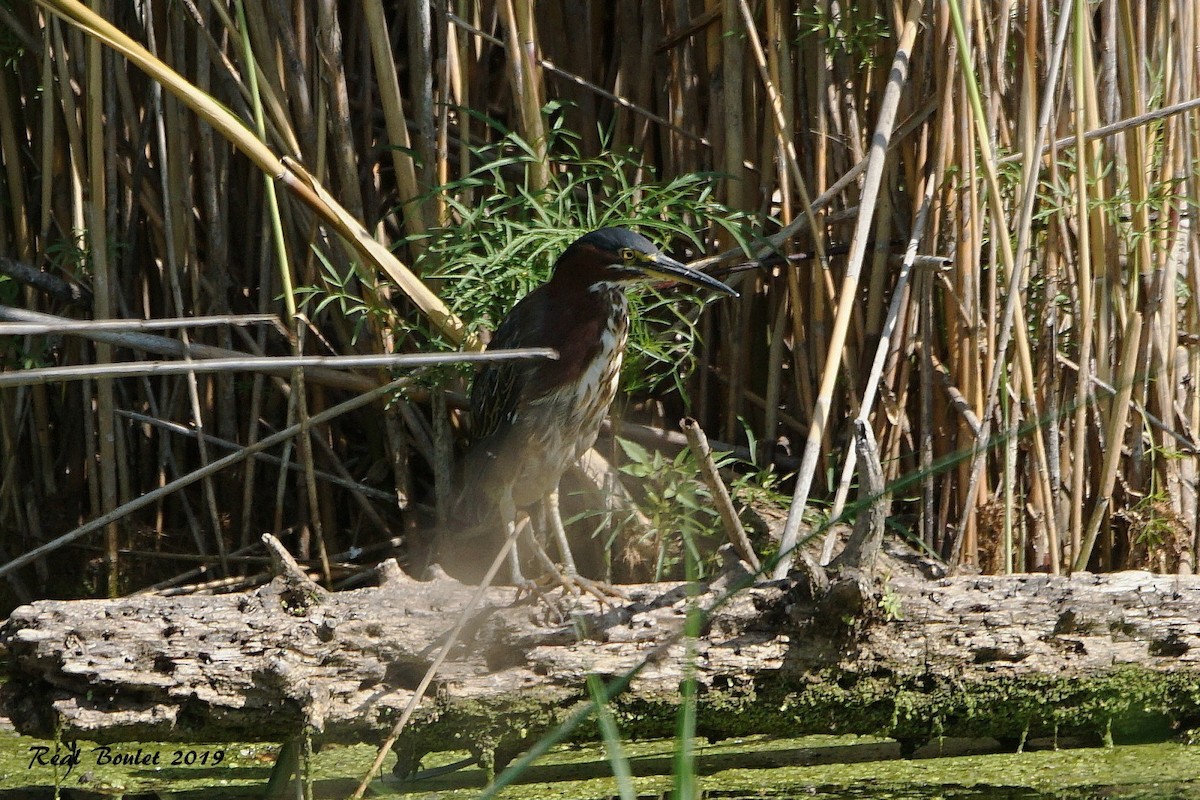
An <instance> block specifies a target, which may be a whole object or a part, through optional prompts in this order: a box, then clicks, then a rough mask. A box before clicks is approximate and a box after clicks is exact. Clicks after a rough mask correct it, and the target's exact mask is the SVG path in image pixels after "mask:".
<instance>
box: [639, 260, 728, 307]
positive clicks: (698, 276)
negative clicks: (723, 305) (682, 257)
mask: <svg viewBox="0 0 1200 800" xmlns="http://www.w3.org/2000/svg"><path fill="white" fill-rule="evenodd" d="M642 271H643V272H645V273H646V274H647V275H649V276H651V277H653V278H661V279H663V280H668V281H682V282H683V283H686V284H690V285H692V286H696V287H700V288H704V289H712V290H713V291H716V292H720V293H721V294H727V295H729V296H730V297H737V296H738V293H737V292H735V291H734V290H733V289H730V288H729V287H728V286H726V285H725V284H723V283H721V282H720V281H719V280H717V279H716V278H714V277H712V276H711V275H706V274H704V273H703V272H700V271H699V270H694V269H692V268H691V267H689V266H687V265H686V264H681V263H680V262H678V261H676V260H675V259H673V258H670V257H669V256H664V255H663V254H662V253H659V254H658V255H656V256H655V257H654V260H653V261H648V262H646V263H645V264H644V265H642Z"/></svg>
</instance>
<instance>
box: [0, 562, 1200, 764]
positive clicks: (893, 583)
mask: <svg viewBox="0 0 1200 800" xmlns="http://www.w3.org/2000/svg"><path fill="white" fill-rule="evenodd" d="M737 564H738V562H737V561H736V559H732V560H730V568H729V569H728V570H727V571H726V572H725V573H723V574H722V575H721V576H719V577H718V578H717V579H716V580H714V581H712V582H710V583H707V584H701V585H694V586H689V585H687V584H679V583H674V584H648V585H641V586H630V587H625V588H626V591H627V593H628V595H629V600H628V601H627V602H625V601H623V602H621V603H620V604H618V605H616V606H607V605H606V606H601V605H600V604H599V603H598V602H597V601H596V600H595V599H594V598H590V597H587V596H584V597H580V598H568V605H569V606H570V608H569V609H568V613H567V614H566V615H565V616H564V617H561V618H560V617H558V616H557V615H556V612H555V611H554V610H553V609H552V608H551V607H550V606H549V605H548V604H547V603H546V602H545V601H542V600H534V601H532V602H514V590H513V589H511V588H505V587H499V588H493V589H489V590H488V591H487V595H486V598H485V602H484V603H483V604H482V605H481V606H479V608H478V610H477V611H476V612H475V613H474V614H473V616H472V619H471V620H470V622H469V624H468V625H467V627H466V629H465V630H464V632H463V636H462V637H461V640H460V641H459V643H458V644H457V645H456V646H455V647H454V649H453V651H452V653H451V654H450V657H449V659H448V660H447V662H446V663H445V664H444V665H443V668H442V669H441V671H440V673H439V675H438V678H437V680H436V683H435V690H433V691H431V692H430V693H429V696H428V697H426V698H425V699H424V700H423V701H422V705H421V707H420V710H419V711H418V713H417V714H416V715H415V716H414V718H413V722H412V724H411V725H410V726H409V728H408V730H407V731H406V733H405V737H404V739H403V740H402V747H401V748H400V749H401V750H402V751H403V752H405V753H406V754H407V755H406V758H407V759H408V762H411V763H415V762H416V760H417V759H419V757H420V755H421V754H423V753H425V752H430V751H435V750H446V749H452V750H464V749H465V750H471V751H472V752H474V753H476V754H477V755H478V756H479V758H480V759H481V760H484V761H486V762H489V763H493V764H495V763H497V762H499V763H503V762H504V761H506V760H507V759H508V758H510V757H511V756H512V755H513V754H515V753H517V752H520V751H521V750H523V749H525V748H526V747H527V746H528V745H529V743H530V742H531V741H532V740H533V739H534V738H536V737H537V736H539V735H540V734H541V733H543V732H545V731H546V730H548V729H550V728H551V727H553V726H554V725H556V724H557V723H558V722H560V721H561V720H563V719H565V718H566V717H568V716H569V715H570V714H571V713H572V712H573V711H575V710H576V709H577V708H579V707H580V706H581V705H583V704H586V703H588V702H589V700H588V694H587V691H586V688H585V681H586V678H587V676H588V675H589V674H593V673H594V674H598V675H600V676H602V677H605V678H607V679H614V678H618V677H619V676H622V675H625V674H626V673H628V672H629V671H630V670H632V669H634V668H636V667H638V666H639V665H641V669H640V671H638V672H637V673H636V674H635V675H634V676H633V677H632V679H630V680H629V683H628V686H627V687H626V688H625V689H624V691H623V692H621V693H620V694H619V695H618V696H617V697H616V699H615V700H614V701H613V703H612V709H613V711H614V714H615V715H616V719H617V721H618V724H619V725H620V727H621V730H622V733H623V735H625V736H627V737H653V736H670V735H672V734H673V730H674V724H675V718H676V713H677V710H678V703H679V698H680V692H679V687H680V685H681V682H682V681H683V680H684V679H685V677H686V676H687V675H689V674H694V675H695V677H696V679H697V681H698V684H699V724H698V733H699V734H701V735H706V736H709V737H710V738H713V739H718V738H724V737H730V736H739V735H747V734H751V733H776V734H780V735H785V734H786V735H800V734H808V733H814V732H820V733H863V734H868V733H871V734H883V735H889V736H893V737H896V738H899V739H901V740H902V741H910V742H915V743H920V742H924V741H927V740H929V739H930V738H932V737H936V736H982V735H986V736H992V737H995V738H1000V739H1006V738H1008V739H1013V740H1017V739H1020V738H1022V737H1026V736H1046V735H1053V734H1057V735H1060V736H1066V735H1080V734H1086V735H1091V736H1095V737H1098V736H1102V735H1105V734H1106V732H1109V733H1114V734H1115V735H1118V736H1120V735H1122V734H1123V733H1126V732H1129V733H1130V735H1132V734H1136V733H1137V732H1138V731H1139V730H1143V729H1147V727H1149V728H1151V729H1154V730H1161V731H1167V730H1168V729H1169V728H1172V727H1174V728H1178V727H1180V726H1194V725H1197V724H1200V578H1196V577H1174V576H1162V575H1153V574H1150V573H1146V572H1124V573H1117V574H1111V575H1092V574H1087V573H1077V574H1075V575H1073V576H1071V577H1057V576H1049V575H1019V576H1011V577H958V578H947V579H941V580H927V579H925V578H923V577H921V576H919V575H916V574H913V573H912V572H910V571H906V570H905V569H904V567H903V565H902V564H901V563H900V562H899V561H896V560H895V559H893V558H886V557H885V560H884V563H883V565H882V573H883V574H884V575H885V577H884V578H883V579H882V580H880V581H877V582H875V583H874V584H871V583H865V582H864V581H863V580H862V579H851V580H843V581H839V580H838V579H837V578H836V576H835V578H834V580H833V583H832V585H831V586H830V587H829V588H828V589H824V588H822V587H819V586H814V584H813V583H812V582H811V581H809V580H807V579H805V578H803V576H802V575H801V574H800V573H793V575H792V576H791V577H789V578H788V579H786V580H777V581H768V582H760V583H756V584H753V585H749V586H746V587H745V588H741V589H740V590H736V591H734V590H735V589H736V588H737V585H738V584H739V583H740V582H743V581H745V580H746V578H747V574H746V573H745V572H743V571H740V570H739V568H738V566H737ZM889 572H890V573H891V574H890V576H888V573H889ZM864 587H865V590H864ZM475 591H476V589H475V588H474V587H469V586H464V585H462V584H460V583H457V582H456V581H454V580H452V579H450V578H448V577H440V578H438V579H437V580H433V581H428V582H419V581H416V580H412V579H410V578H408V577H407V576H405V575H404V574H403V573H401V572H400V571H399V569H396V568H395V566H394V564H391V565H390V566H389V567H388V568H385V569H383V570H382V571H381V581H380V585H378V586H375V587H370V588H364V589H356V590H353V591H346V592H338V593H329V592H326V591H324V590H322V589H321V588H319V587H318V586H316V585H315V584H313V583H311V582H309V581H308V580H307V578H304V577H302V576H297V575H295V574H289V573H286V572H285V574H284V575H282V576H281V577H279V578H277V579H276V580H275V581H274V582H273V583H272V584H270V585H268V586H265V587H262V588H260V589H259V590H257V591H254V592H250V593H246V594H238V595H218V596H207V597H196V596H191V597H160V596H155V595H136V596H132V597H126V598H121V599H116V600H76V601H50V600H44V601H39V602H36V603H33V604H30V605H26V606H21V607H20V608H18V609H16V610H15V611H14V612H13V614H12V616H11V617H10V618H9V620H8V621H7V623H6V624H5V625H4V626H3V628H0V642H2V643H3V645H4V647H5V648H6V649H7V669H8V672H9V680H8V682H7V684H6V685H5V686H4V687H3V690H2V696H0V702H2V703H3V707H4V711H5V713H6V714H7V715H8V716H9V717H10V718H11V719H12V721H13V723H14V725H16V727H17V729H18V730H19V731H21V732H22V733H27V734H31V735H36V736H42V737H51V736H53V735H54V734H55V732H56V731H58V732H59V735H61V736H62V737H63V738H64V739H68V740H69V739H76V738H82V739H88V740H92V741H97V742H112V741H192V742H204V741H237V740H284V739H288V738H292V737H295V736H297V735H299V734H301V733H304V732H308V733H311V734H312V735H314V736H315V737H317V738H318V739H321V740H333V741H359V740H368V741H377V740H378V739H380V738H381V737H382V735H383V734H384V733H385V732H386V731H387V730H388V729H389V728H390V727H391V725H392V723H393V721H394V720H395V719H396V717H397V716H398V715H399V713H400V712H401V710H402V709H403V708H404V707H405V705H406V704H407V703H408V702H409V700H410V698H411V697H412V692H413V689H414V687H416V686H417V684H418V682H419V681H420V679H421V677H422V675H423V674H424V672H425V670H426V668H427V667H428V666H429V664H430V663H431V662H432V661H433V659H434V658H435V656H436V655H437V653H438V651H439V649H440V647H441V645H442V643H443V642H444V637H445V636H446V635H447V633H448V632H449V631H450V629H451V628H452V627H453V626H454V624H455V621H456V617H457V614H458V612H459V611H460V610H461V609H463V608H464V607H466V605H467V603H468V601H469V599H470V597H471V595H472V594H473V593H474V592H475ZM554 596H557V597H558V599H559V600H560V601H561V600H562V599H563V598H561V596H559V595H557V594H555V595H554ZM692 604H694V606H695V607H698V608H701V609H709V610H708V612H707V614H706V617H705V623H704V628H703V631H702V635H701V636H700V637H699V638H698V639H697V640H696V641H694V642H692V643H690V644H688V643H686V642H685V641H684V640H683V638H682V637H681V632H682V629H683V624H684V620H685V618H686V616H687V612H688V608H689V606H690V605H692ZM689 649H690V652H691V655H689ZM689 666H690V669H689ZM584 728H587V729H586V730H585V729H584ZM575 736H576V737H577V738H592V737H594V736H595V729H594V725H593V726H583V727H581V728H580V729H579V730H577V731H576V732H575Z"/></svg>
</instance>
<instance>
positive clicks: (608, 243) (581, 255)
mask: <svg viewBox="0 0 1200 800" xmlns="http://www.w3.org/2000/svg"><path fill="white" fill-rule="evenodd" d="M657 256H658V248H657V247H655V246H654V245H653V244H651V243H650V240H649V239H647V238H646V237H645V236H642V235H641V234H637V233H634V232H633V231H631V230H627V229H625V228H600V229H599V230H595V231H592V232H591V233H587V234H584V235H583V236H580V237H579V238H578V239H576V240H575V241H574V242H572V243H571V246H570V247H568V248H567V249H566V250H564V251H563V254H562V255H561V256H559V258H558V261H557V262H555V264H554V274H555V277H558V276H559V273H571V274H572V277H584V276H586V277H588V278H593V279H595V280H597V281H608V280H612V279H614V278H626V279H628V278H636V277H639V274H638V273H637V272H634V271H632V270H627V269H626V268H629V267H636V266H637V265H638V264H641V263H645V262H650V261H653V260H654V259H655V258H656V257H657ZM614 271H615V273H614ZM563 277H566V276H565V275H564V276H563Z"/></svg>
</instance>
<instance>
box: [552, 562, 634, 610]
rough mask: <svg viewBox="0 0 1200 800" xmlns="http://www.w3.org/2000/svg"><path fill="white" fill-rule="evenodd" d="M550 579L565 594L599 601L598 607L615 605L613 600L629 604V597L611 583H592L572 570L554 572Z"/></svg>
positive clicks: (592, 581) (589, 579)
mask: <svg viewBox="0 0 1200 800" xmlns="http://www.w3.org/2000/svg"><path fill="white" fill-rule="evenodd" d="M551 579H552V580H554V581H555V582H557V583H558V585H559V586H561V587H562V588H563V591H564V592H567V593H569V594H571V595H573V596H574V597H581V596H582V595H583V593H584V592H586V593H588V594H590V595H591V596H592V597H594V598H596V599H597V600H598V601H600V605H602V606H603V605H616V603H614V602H613V601H614V600H620V601H623V602H629V595H627V594H625V592H623V591H621V589H620V588H618V587H616V586H613V585H612V584H611V583H605V582H604V581H594V580H592V579H591V578H585V577H583V576H582V575H580V574H579V573H578V572H575V571H574V570H561V571H560V570H557V569H556V570H554V572H553V573H552V574H551Z"/></svg>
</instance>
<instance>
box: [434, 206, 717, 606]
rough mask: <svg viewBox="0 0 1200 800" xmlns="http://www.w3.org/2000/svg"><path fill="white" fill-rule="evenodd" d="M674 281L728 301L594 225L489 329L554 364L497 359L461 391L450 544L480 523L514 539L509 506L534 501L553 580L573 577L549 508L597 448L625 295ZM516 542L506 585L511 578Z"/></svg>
mask: <svg viewBox="0 0 1200 800" xmlns="http://www.w3.org/2000/svg"><path fill="white" fill-rule="evenodd" d="M650 280H670V281H682V282H684V283H688V284H691V285H692V286H696V287H706V288H709V289H713V290H715V291H718V292H721V293H722V294H727V295H732V296H737V292H735V291H734V290H733V289H730V288H729V287H728V286H726V285H725V284H723V283H721V282H720V281H718V280H717V279H716V278H712V277H710V276H708V275H705V274H704V273H702V272H698V271H696V270H694V269H691V268H689V267H687V266H685V265H683V264H681V263H679V262H678V261H675V260H674V259H672V258H668V257H667V256H665V255H663V254H662V253H660V252H659V251H658V250H657V249H656V248H655V247H654V245H652V244H651V243H650V242H649V241H648V240H647V239H646V238H645V237H643V236H640V235H638V234H636V233H634V232H633V231H629V230H625V229H623V228H602V229H600V230H596V231H592V232H591V233H589V234H586V235H585V236H582V237H581V238H579V239H577V240H576V241H575V242H574V243H572V244H571V246H570V247H568V248H567V249H566V250H565V251H564V252H563V254H562V255H561V256H560V257H559V259H558V261H557V262H556V263H555V265H554V271H553V274H552V275H551V277H550V280H549V281H547V282H546V283H544V284H542V285H541V286H539V287H538V288H536V289H534V290H533V291H532V292H530V293H529V294H528V295H526V296H525V297H524V298H522V299H521V300H520V301H519V302H518V303H517V304H516V305H515V306H514V307H513V309H512V311H510V312H509V313H508V315H507V316H506V317H505V318H504V320H503V322H501V323H500V326H499V327H498V328H497V329H496V332H495V335H494V336H493V338H492V341H491V345H490V349H493V350H495V349H506V348H515V347H552V348H554V349H556V350H557V351H558V355H559V357H558V359H557V360H538V361H503V362H495V363H493V364H489V365H488V366H486V367H485V368H484V369H483V370H482V371H481V372H480V373H479V374H478V375H477V376H476V377H475V380H474V382H473V383H472V385H471V403H470V405H471V418H472V444H471V446H470V448H469V449H468V451H467V453H466V455H465V457H464V459H463V469H462V473H461V479H460V493H459V495H458V500H457V501H456V502H455V507H454V512H453V514H452V516H453V518H454V525H455V527H456V528H458V529H459V530H458V535H457V536H455V534H453V533H452V534H451V536H452V538H457V539H459V540H460V541H461V540H462V539H464V538H470V535H469V533H468V532H470V531H475V532H478V531H479V529H480V528H484V527H487V526H489V525H492V526H498V525H500V524H502V525H503V526H504V529H505V533H506V535H507V536H508V537H509V538H512V539H515V537H516V536H517V531H518V528H517V524H516V517H517V511H518V510H519V509H528V508H530V507H532V506H534V504H536V503H539V502H541V503H542V504H543V505H542V511H543V512H544V516H545V518H548V522H549V526H550V528H551V531H552V533H553V534H554V538H555V539H556V541H557V545H558V549H559V550H560V554H561V557H562V562H563V567H564V572H565V573H566V574H565V575H563V576H560V577H562V578H565V579H566V580H565V581H564V583H567V582H569V583H570V584H573V585H574V586H586V585H587V584H586V583H585V582H583V581H582V579H581V578H580V577H579V575H578V573H577V572H576V568H575V561H574V558H573V557H572V555H571V551H570V548H569V546H568V544H567V538H566V533H565V532H564V530H563V524H562V517H561V516H560V514H559V510H558V483H559V480H560V478H562V475H563V473H564V472H566V470H567V468H568V467H570V466H571V464H573V463H574V462H575V461H577V460H578V459H579V457H580V456H582V455H583V454H584V453H585V452H586V451H587V450H588V449H589V448H590V447H591V446H592V445H593V444H594V443H595V441H596V436H597V434H598V433H599V431H600V423H601V422H602V421H603V420H604V417H605V415H606V414H607V413H608V407H609V405H610V404H611V403H612V400H613V396H614V395H615V394H616V391H617V379H618V376H619V374H620V369H621V359H622V356H623V355H624V351H625V339H626V335H627V333H628V329H629V311H628V306H627V303H626V299H625V287H626V286H627V285H629V284H632V283H636V282H639V281H650ZM516 553H517V549H516V542H515V541H513V545H512V546H511V547H510V549H509V565H510V569H511V570H512V579H513V582H514V583H515V584H517V585H521V584H525V583H527V582H526V581H525V579H524V578H523V577H522V576H521V572H520V567H519V565H518V560H517V556H516Z"/></svg>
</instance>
